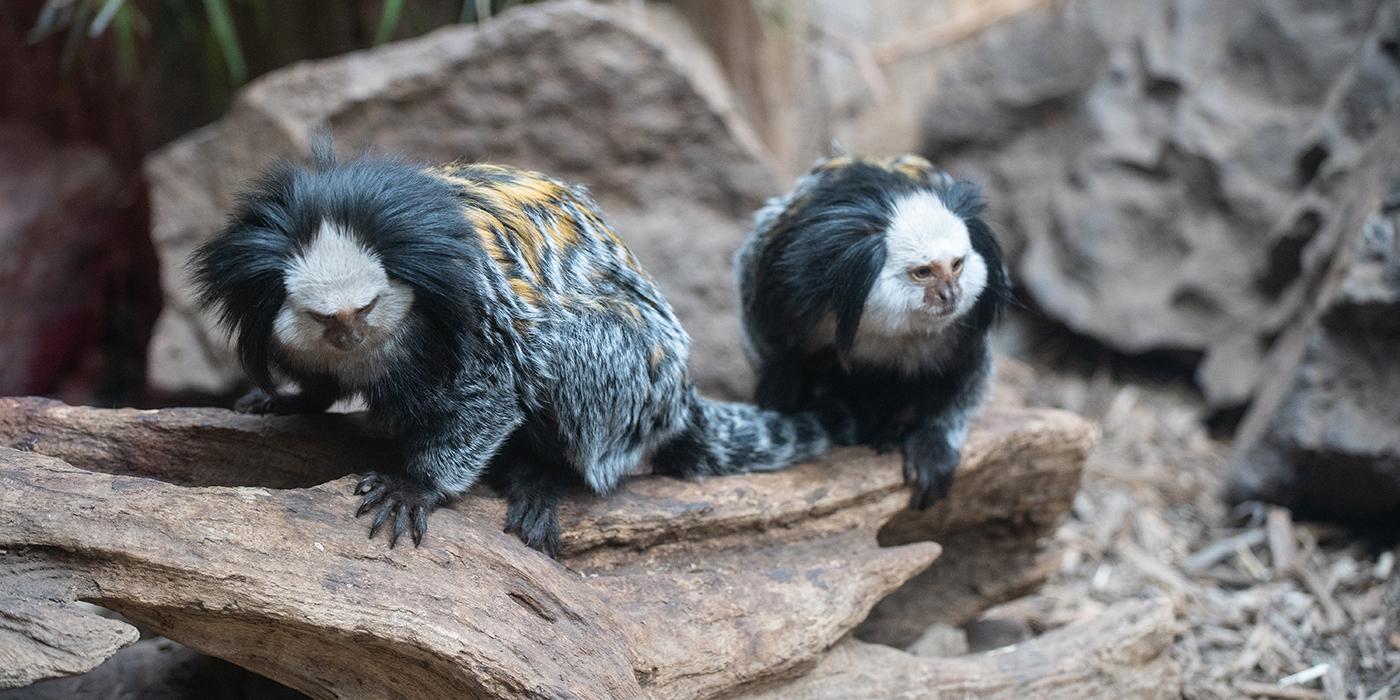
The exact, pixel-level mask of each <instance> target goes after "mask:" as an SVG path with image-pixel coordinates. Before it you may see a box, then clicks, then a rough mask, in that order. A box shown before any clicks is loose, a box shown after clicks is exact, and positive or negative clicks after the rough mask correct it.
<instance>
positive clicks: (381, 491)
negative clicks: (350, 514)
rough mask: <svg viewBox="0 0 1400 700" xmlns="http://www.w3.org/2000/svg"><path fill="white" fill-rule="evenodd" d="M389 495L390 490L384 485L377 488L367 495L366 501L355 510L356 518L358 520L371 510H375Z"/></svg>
mask: <svg viewBox="0 0 1400 700" xmlns="http://www.w3.org/2000/svg"><path fill="white" fill-rule="evenodd" d="M387 495H389V490H388V489H386V488H384V486H383V485H382V484H381V485H379V486H375V487H374V488H373V489H372V490H371V491H370V492H369V493H367V494H365V499H364V500H363V501H361V502H360V507H359V508H358V509H356V510H355V517H357V518H358V517H360V516H361V515H364V514H365V513H368V512H369V509H371V508H373V507H374V505H375V504H376V503H379V502H380V501H382V500H384V497H385V496H387Z"/></svg>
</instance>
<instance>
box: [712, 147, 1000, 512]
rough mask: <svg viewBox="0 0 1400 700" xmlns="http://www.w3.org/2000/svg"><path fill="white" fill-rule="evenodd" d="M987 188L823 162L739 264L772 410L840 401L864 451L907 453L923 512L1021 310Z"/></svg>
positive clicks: (881, 164)
mask: <svg viewBox="0 0 1400 700" xmlns="http://www.w3.org/2000/svg"><path fill="white" fill-rule="evenodd" d="M982 210H983V201H982V197H981V193H980V191H979V190H978V188H977V187H976V186H974V185H972V184H971V183H968V182H958V181H954V180H953V179H952V178H951V177H949V176H948V175H947V174H945V173H942V172H941V171H938V170H936V169H935V168H934V167H933V166H932V165H930V164H929V162H928V161H926V160H924V159H923V158H919V157H917V156H901V157H898V158H891V159H884V160H874V159H861V158H854V157H850V156H836V157H832V158H827V159H824V160H822V161H819V162H818V163H817V164H816V165H815V166H814V167H813V168H812V169H811V170H810V171H809V172H808V173H807V174H805V175H804V176H802V177H801V178H800V179H799V180H798V181H797V187H796V189H795V190H794V191H793V192H791V193H789V194H787V195H785V196H782V197H778V198H774V199H773V200H771V201H769V202H768V203H767V205H765V206H764V207H763V208H762V209H761V210H760V211H759V212H758V213H757V214H756V215H755V218H754V229H753V231H752V232H751V233H750V234H749V237H748V239H747V240H746V241H745V242H744V245H743V247H742V248H741V249H740V251H739V253H738V255H737V256H736V258H735V267H736V273H737V277H738V285H739V293H740V296H741V298H742V299H741V301H742V311H741V313H742V316H743V326H744V340H745V351H746V352H747V354H748V356H749V359H750V360H751V361H752V362H753V363H754V364H755V365H756V367H757V369H758V374H759V383H758V389H757V392H756V393H757V402H758V404H759V405H760V406H762V407H764V408H770V409H776V410H780V411H785V412H794V411H800V410H804V409H808V408H811V407H812V406H813V405H814V402H817V401H830V400H836V401H838V402H840V403H842V404H844V405H845V406H846V407H847V408H848V409H849V410H850V411H851V412H853V413H854V414H855V419H856V421H857V423H858V428H857V432H858V433H859V436H858V441H860V442H862V443H866V444H872V445H875V446H876V447H878V448H882V449H889V448H893V447H900V448H902V450H903V453H904V477H905V481H906V482H908V483H909V484H910V485H911V486H912V487H913V492H914V493H913V499H912V505H913V506H914V507H916V508H926V507H928V506H929V505H931V504H932V503H934V502H935V501H937V500H938V499H940V498H942V497H943V496H945V495H946V494H947V492H948V489H949V487H950V486H951V485H952V481H953V471H954V469H955V468H956V466H957V463H958V460H959V457H960V455H961V451H962V447H963V443H964V441H965V440H966V437H967V428H968V422H969V419H970V417H971V416H972V414H973V413H974V412H975V411H976V409H977V407H978V406H979V405H980V404H981V402H982V399H983V396H984V394H985V393H986V391H987V386H988V383H989V380H990V376H991V372H992V356H991V350H990V348H989V347H988V339H987V336H988V333H989V331H990V329H991V327H992V324H993V322H994V321H995V320H996V318H997V316H998V314H999V313H1000V311H1001V309H1002V307H1003V306H1004V304H1005V303H1006V302H1007V301H1008V300H1009V299H1010V296H1011V292H1010V283H1009V281H1008V276H1007V272H1006V269H1005V267H1004V266H1003V264H1002V260H1001V252H1000V249H999V248H998V246H997V242H996V239H995V237H994V236H993V234H992V231H991V229H990V228H989V227H988V226H987V224H986V222H984V221H983V220H982Z"/></svg>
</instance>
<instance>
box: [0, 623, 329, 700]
mask: <svg viewBox="0 0 1400 700" xmlns="http://www.w3.org/2000/svg"><path fill="white" fill-rule="evenodd" d="M194 697H199V698H211V699H217V700H235V699H242V698H246V699H247V700H298V699H300V698H305V697H306V696H305V695H302V694H301V693H298V692H296V691H295V690H292V689H291V688H288V687H286V686H282V685H278V684H276V683H274V682H272V681H270V680H268V679H266V678H263V677H262V676H259V675H257V674H254V673H249V672H248V671H245V670H243V669H241V668H239V667H237V666H234V665H233V664H231V663H229V662H227V661H224V660H222V659H216V658H213V657H210V656H205V655H203V654H200V653H198V652H196V651H194V650H193V649H190V648H188V647H184V646H181V645H179V644H176V643H175V642H173V641H171V640H169V639H164V638H155V639H143V640H141V641H139V642H137V643H135V644H133V645H131V646H129V647H127V648H125V649H122V650H121V651H119V652H117V653H116V654H115V655H114V656H112V658H111V659H108V660H107V662H106V663H104V664H102V665H101V666H98V667H97V668H96V669H94V670H93V671H91V672H89V673H85V674H83V675H81V676H73V677H70V678H55V679H52V680H48V681H44V682H42V683H35V684H34V685H31V686H28V687H25V688H19V689H16V690H10V691H0V700H187V698H194Z"/></svg>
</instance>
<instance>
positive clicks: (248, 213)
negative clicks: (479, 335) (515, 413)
mask: <svg viewBox="0 0 1400 700" xmlns="http://www.w3.org/2000/svg"><path fill="white" fill-rule="evenodd" d="M323 220H325V221H331V222H334V223H336V224H339V225H340V226H342V227H344V228H345V229H346V230H348V231H351V232H353V234H354V235H355V236H357V237H358V238H359V240H360V242H361V243H362V244H363V245H364V246H365V247H366V248H368V249H369V250H371V251H373V252H374V253H376V254H377V255H378V256H379V258H380V260H381V262H382V263H383V265H384V267H385V271H386V273H387V274H388V276H389V277H390V278H391V279H395V280H398V281H400V282H402V283H405V284H407V285H409V286H410V287H412V289H413V292H414V303H413V308H412V310H411V312H410V323H412V324H414V327H415V328H420V329H421V330H422V332H425V333H427V334H429V336H430V337H431V338H433V339H434V340H433V342H431V343H414V345H415V348H414V351H415V352H430V353H434V354H436V355H439V357H436V358H434V359H436V360H438V362H437V363H436V364H435V365H434V366H438V367H442V368H443V369H444V370H445V371H450V370H451V369H452V368H453V367H455V366H457V363H458V362H460V361H462V360H463V358H464V357H465V356H466V353H468V352H469V351H470V348H471V346H472V344H473V340H474V331H473V321H474V320H480V319H482V318H483V317H484V315H483V311H484V309H485V306H486V302H485V300H484V299H483V298H482V291H481V285H479V284H475V283H474V280H475V279H478V278H479V270H480V269H481V267H480V266H481V264H482V259H481V254H482V253H481V250H480V246H479V244H478V243H477V239H476V238H475V236H474V234H473V233H472V230H471V227H470V224H469V223H468V221H467V220H466V218H465V217H463V216H462V215H461V214H460V207H459V205H458V204H457V203H456V201H455V200H454V197H453V192H452V190H451V188H450V187H449V186H448V185H447V184H445V183H443V182H441V181H439V180H437V179H435V178H433V177H431V176H429V175H427V174H425V173H423V172H422V171H421V170H419V169H418V168H416V167H414V166H411V165H408V164H405V163H402V162H399V161H396V160H392V159H384V158H369V157H365V158H360V159H357V160H354V161H350V162H347V163H343V164H341V163H337V162H336V160H335V157H334V154H333V151H332V149H331V145H330V143H329V140H328V139H324V138H318V139H315V142H314V145H313V162H312V164H311V166H310V167H306V166H302V165H298V164H295V163H291V162H285V161H284V162H279V163H276V164H274V165H273V166H272V167H270V168H268V169H267V170H266V171H264V172H263V173H262V174H261V175H260V176H259V177H257V178H256V179H255V180H253V182H252V183H251V184H250V186H249V187H248V188H247V189H246V190H245V191H244V192H243V193H241V194H240V195H239V197H238V204H237V206H236V207H235V209H234V211H233V213H232V215H231V217H230V219H229V222H228V224H227V225H226V226H225V227H224V229H223V230H222V231H221V232H220V233H219V234H218V235H217V236H215V238H214V239H212V240H210V241H209V242H207V243H205V244H204V245H202V246H200V247H199V249H198V250H197V251H195V253H194V255H193V257H192V258H191V260H190V268H191V272H192V275H193V278H194V282H195V285H196V289H197V292H198V296H197V300H198V303H199V305H200V307H201V308H203V309H205V310H212V311H216V312H217V314H218V317H219V320H220V322H221V323H222V324H223V325H224V327H225V328H227V329H228V330H229V332H230V334H231V335H232V336H233V337H234V338H235V344H236V348H237V353H238V358H239V361H240V362H241V364H242V365H243V368H244V371H246V372H247V373H248V376H249V377H250V378H251V379H252V380H253V381H254V382H255V383H257V384H258V385H259V386H261V387H263V388H264V389H266V390H268V391H271V390H272V388H273V378H272V369H273V368H274V366H276V365H277V364H278V362H277V351H276V348H275V347H274V343H273V335H272V332H273V324H274V321H275V320H276V317H277V313H278V311H279V310H280V309H281V308H282V305H283V303H284V302H285V300H286V295H287V292H286V289H285V287H284V283H283V279H284V275H285V273H286V270H287V267H288V265H289V264H290V263H291V261H292V260H293V259H294V257H295V256H296V255H297V254H298V253H300V252H301V251H302V250H303V249H304V248H305V247H306V246H307V245H309V244H310V243H311V242H312V240H314V237H315V235H316V232H317V231H318V230H319V228H320V226H321V223H322V221H323ZM478 325H480V324H478Z"/></svg>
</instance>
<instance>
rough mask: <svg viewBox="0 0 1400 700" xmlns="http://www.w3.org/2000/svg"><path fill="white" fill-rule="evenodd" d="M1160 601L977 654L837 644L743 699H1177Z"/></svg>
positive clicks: (1177, 681)
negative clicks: (799, 671)
mask: <svg viewBox="0 0 1400 700" xmlns="http://www.w3.org/2000/svg"><path fill="white" fill-rule="evenodd" d="M1175 628H1176V624H1175V615H1174V614H1173V612H1172V605H1171V603H1170V602H1169V601H1167V600H1166V599H1160V598H1159V599H1153V600H1133V601H1124V602H1121V603H1117V604H1115V605H1114V606H1112V607H1110V608H1109V609H1107V610H1105V611H1104V612H1102V613H1100V614H1099V615H1098V616H1096V617H1094V618H1093V619H1090V620H1085V621H1083V622H1078V623H1075V624H1073V625H1070V626H1069V627H1065V628H1062V629H1059V630H1055V631H1052V632H1049V633H1047V634H1045V635H1043V636H1041V637H1037V638H1035V639H1032V640H1030V641H1027V642H1025V643H1022V644H1017V645H1014V646H1010V647H1004V648H1001V649H995V650H992V651H989V652H985V653H982V654H973V655H970V656H959V657H951V658H941V659H939V658H934V659H930V658H923V657H919V656H914V655H913V654H910V653H908V652H904V651H900V650H898V649H893V648H890V647H887V646H884V645H880V644H869V643H866V642H861V641H858V640H855V639H848V640H846V641H843V642H842V643H840V644H839V645H837V646H836V648H835V649H833V650H832V652H831V653H830V654H828V655H827V656H826V657H825V658H824V659H822V661H821V663H819V664H818V665H817V667H816V668H815V669H813V670H812V672H811V673H808V674H806V675H805V676H803V677H801V678H799V679H797V680H794V681H790V682H788V683H784V684H779V685H776V686H771V687H768V688H765V689H762V690H757V691H754V692H751V693H749V694H746V695H744V696H743V697H744V698H746V699H747V700H778V699H779V698H782V699H783V700H834V699H836V698H856V697H862V698H891V699H895V698H977V699H978V700H985V699H988V698H991V699H995V698H1007V699H1008V700H1015V699H1018V698H1040V699H1043V700H1055V699H1056V698H1064V700H1078V699H1079V698H1117V697H1123V698H1143V699H1150V698H1162V699H1163V700H1166V699H1167V698H1178V697H1180V696H1181V669H1180V667H1179V665H1178V664H1177V663H1176V662H1175V661H1174V660H1173V659H1172V658H1171V653H1170V652H1171V644H1172V635H1173V633H1174V631H1175Z"/></svg>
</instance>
